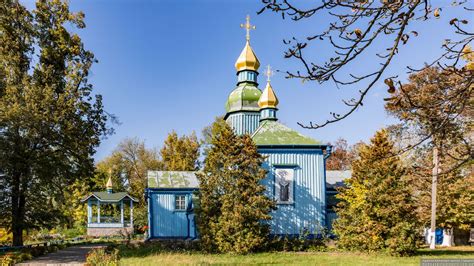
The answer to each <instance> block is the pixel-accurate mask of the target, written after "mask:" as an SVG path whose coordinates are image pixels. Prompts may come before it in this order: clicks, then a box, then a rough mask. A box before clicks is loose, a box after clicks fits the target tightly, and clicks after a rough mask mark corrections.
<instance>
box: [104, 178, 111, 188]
mask: <svg viewBox="0 0 474 266" xmlns="http://www.w3.org/2000/svg"><path fill="white" fill-rule="evenodd" d="M105 187H106V188H107V189H112V178H111V177H109V180H107V184H106V185H105Z"/></svg>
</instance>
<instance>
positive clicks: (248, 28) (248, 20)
mask: <svg viewBox="0 0 474 266" xmlns="http://www.w3.org/2000/svg"><path fill="white" fill-rule="evenodd" d="M240 27H241V28H245V30H246V31H247V36H246V37H247V41H250V30H254V29H256V27H255V26H254V25H251V24H250V16H249V15H247V17H246V18H245V24H240Z"/></svg>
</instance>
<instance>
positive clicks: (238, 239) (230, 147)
mask: <svg viewBox="0 0 474 266" xmlns="http://www.w3.org/2000/svg"><path fill="white" fill-rule="evenodd" d="M223 125H224V124H222V123H219V121H217V122H216V123H214V124H213V127H212V141H211V145H212V147H211V148H210V149H209V151H208V154H207V157H206V159H205V166H204V170H203V171H202V173H199V174H198V179H199V182H200V190H199V204H198V207H197V222H198V228H199V232H200V234H201V239H202V243H203V247H204V248H205V249H206V250H207V251H210V252H215V251H219V252H230V253H248V252H252V251H255V250H257V249H258V248H260V247H261V246H262V245H263V244H264V243H265V241H266V240H267V236H268V234H269V226H268V224H266V223H265V221H266V220H269V219H271V216H270V211H271V210H272V209H274V208H275V203H274V202H273V200H271V199H269V198H268V197H267V196H265V194H264V193H265V187H264V186H263V185H261V184H260V181H261V180H262V179H264V178H265V177H266V171H265V170H264V169H263V168H262V163H263V161H264V159H263V157H262V156H261V155H260V154H259V153H258V152H257V147H256V146H255V144H254V143H253V141H252V139H251V138H250V136H248V135H244V136H242V137H238V136H236V135H235V134H234V132H233V131H232V129H231V128H230V127H229V126H228V125H226V124H225V125H224V126H223Z"/></svg>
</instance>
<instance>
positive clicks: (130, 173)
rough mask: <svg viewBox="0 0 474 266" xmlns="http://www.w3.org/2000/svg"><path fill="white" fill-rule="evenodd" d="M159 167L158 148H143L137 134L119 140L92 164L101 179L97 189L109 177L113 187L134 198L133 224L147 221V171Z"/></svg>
mask: <svg viewBox="0 0 474 266" xmlns="http://www.w3.org/2000/svg"><path fill="white" fill-rule="evenodd" d="M160 168H162V163H161V161H160V160H159V156H158V152H157V151H156V150H155V149H147V148H146V147H145V143H144V142H143V141H141V140H139V139H137V138H127V139H124V140H123V141H121V142H120V144H119V145H118V147H117V148H116V149H115V150H114V152H113V153H112V154H111V155H110V156H109V157H107V158H105V159H104V160H102V161H101V162H99V163H98V164H97V166H96V169H97V175H99V176H100V179H102V180H103V185H102V187H101V189H100V190H103V189H104V188H105V182H106V181H107V179H108V177H109V176H110V177H112V184H113V186H114V187H113V189H114V190H115V191H127V192H128V193H129V194H130V195H131V196H132V197H134V198H136V199H138V203H137V204H136V205H134V225H135V226H137V227H142V226H144V225H147V224H148V217H147V213H148V211H147V202H146V201H145V200H144V198H143V194H144V192H145V188H146V185H147V171H148V170H158V169H160Z"/></svg>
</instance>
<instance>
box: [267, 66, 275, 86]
mask: <svg viewBox="0 0 474 266" xmlns="http://www.w3.org/2000/svg"><path fill="white" fill-rule="evenodd" d="M273 75H275V72H273V70H272V67H271V66H270V65H268V66H267V70H266V71H265V76H267V82H270V79H271V77H272V76H273Z"/></svg>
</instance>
